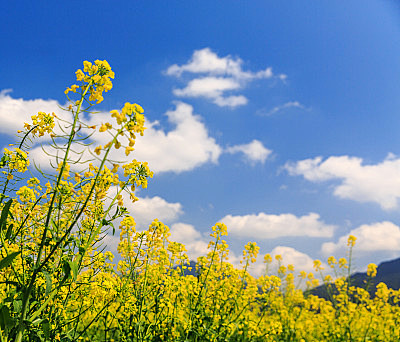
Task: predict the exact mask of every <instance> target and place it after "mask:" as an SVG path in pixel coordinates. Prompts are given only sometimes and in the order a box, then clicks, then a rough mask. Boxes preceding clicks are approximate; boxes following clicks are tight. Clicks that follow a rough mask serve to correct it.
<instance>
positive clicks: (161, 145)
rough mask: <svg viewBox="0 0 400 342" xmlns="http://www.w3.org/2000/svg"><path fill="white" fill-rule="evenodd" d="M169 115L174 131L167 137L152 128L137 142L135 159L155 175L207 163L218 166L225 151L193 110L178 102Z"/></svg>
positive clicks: (162, 132) (188, 168) (159, 130)
mask: <svg viewBox="0 0 400 342" xmlns="http://www.w3.org/2000/svg"><path fill="white" fill-rule="evenodd" d="M166 115H167V117H168V120H169V122H170V123H171V124H173V125H175V128H174V129H173V130H171V131H169V132H168V133H165V132H164V131H163V130H161V129H157V128H156V126H155V125H153V126H150V127H149V128H148V129H147V130H146V131H145V134H144V136H143V137H140V138H138V140H137V142H136V146H135V153H136V155H135V157H136V158H138V159H139V160H146V161H148V163H149V165H150V168H151V169H152V170H154V171H155V172H166V171H173V172H182V171H189V170H193V169H194V168H196V167H199V166H200V165H203V164H205V163H209V162H212V163H217V161H218V158H219V156H220V154H221V153H222V148H221V147H220V146H219V145H218V144H217V143H216V142H215V139H214V138H212V137H210V136H209V134H208V131H207V128H206V126H205V125H204V123H203V122H202V120H201V117H200V116H199V115H196V114H194V113H193V107H192V106H190V105H188V104H186V103H183V102H178V103H176V108H175V109H174V110H170V111H168V112H167V113H166Z"/></svg>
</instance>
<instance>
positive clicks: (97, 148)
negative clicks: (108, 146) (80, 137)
mask: <svg viewBox="0 0 400 342" xmlns="http://www.w3.org/2000/svg"><path fill="white" fill-rule="evenodd" d="M101 149H102V146H101V145H100V146H97V147H96V148H95V149H94V153H96V154H97V155H99V154H100V153H101Z"/></svg>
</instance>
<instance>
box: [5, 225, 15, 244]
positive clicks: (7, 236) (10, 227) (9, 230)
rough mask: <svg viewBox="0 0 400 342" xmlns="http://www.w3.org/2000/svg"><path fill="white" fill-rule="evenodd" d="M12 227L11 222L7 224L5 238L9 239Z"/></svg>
mask: <svg viewBox="0 0 400 342" xmlns="http://www.w3.org/2000/svg"><path fill="white" fill-rule="evenodd" d="M13 227H14V224H13V223H11V224H10V225H9V226H8V229H7V233H6V240H9V239H10V236H11V232H12V229H13Z"/></svg>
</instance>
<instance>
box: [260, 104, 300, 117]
mask: <svg viewBox="0 0 400 342" xmlns="http://www.w3.org/2000/svg"><path fill="white" fill-rule="evenodd" d="M288 108H299V109H305V107H304V106H303V105H302V104H301V103H300V102H298V101H289V102H286V103H284V104H282V105H279V106H275V107H274V108H272V109H270V110H269V111H266V112H264V111H263V110H262V111H259V112H258V114H259V115H261V116H272V115H274V114H276V113H278V112H280V111H284V110H285V109H288Z"/></svg>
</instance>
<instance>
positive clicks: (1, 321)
mask: <svg viewBox="0 0 400 342" xmlns="http://www.w3.org/2000/svg"><path fill="white" fill-rule="evenodd" d="M12 323H13V320H12V318H11V316H10V310H9V308H8V306H6V305H3V306H2V307H1V309H0V327H1V328H2V329H3V330H5V329H6V328H11V327H12V325H13V324H12Z"/></svg>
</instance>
